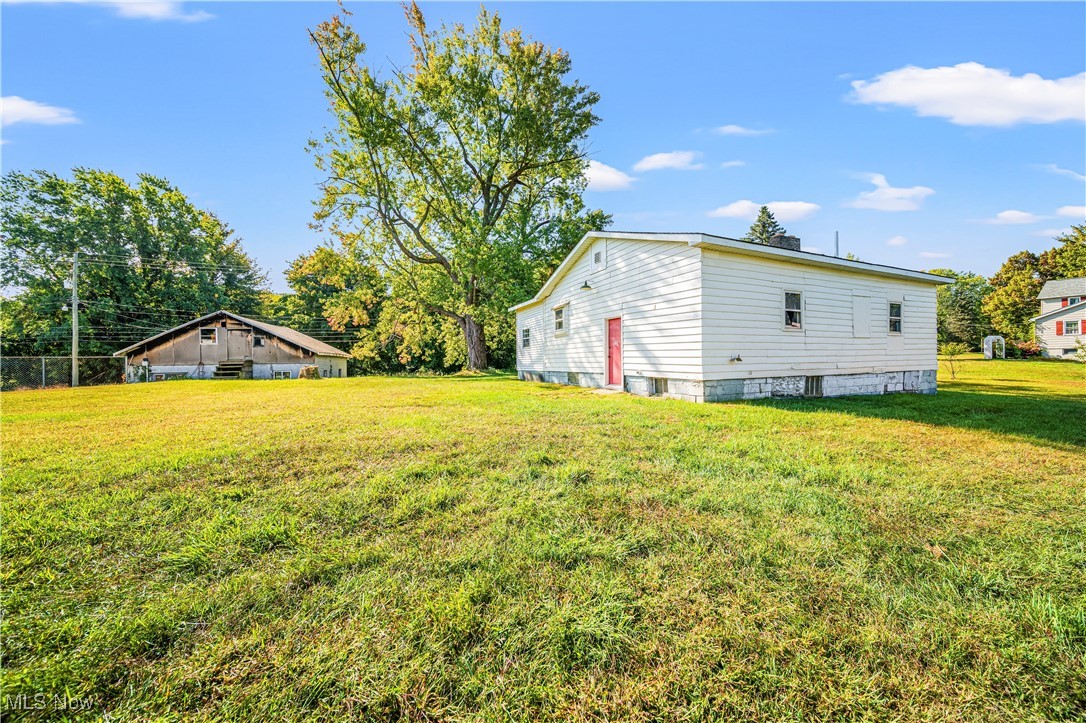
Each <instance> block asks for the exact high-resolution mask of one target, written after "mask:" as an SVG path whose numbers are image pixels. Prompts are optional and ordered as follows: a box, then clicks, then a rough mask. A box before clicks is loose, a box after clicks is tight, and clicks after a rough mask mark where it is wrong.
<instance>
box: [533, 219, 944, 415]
mask: <svg viewBox="0 0 1086 723" xmlns="http://www.w3.org/2000/svg"><path fill="white" fill-rule="evenodd" d="M772 244H773V245H763V244H755V243H750V242H746V241H736V240H734V239H728V238H723V237H720V236H710V235H707V234H700V233H618V232H593V233H589V234H587V235H586V236H585V237H584V238H583V239H581V241H580V242H579V243H578V244H577V246H576V247H574V249H573V251H572V252H570V254H569V256H568V257H567V258H566V259H565V260H564V261H563V262H562V264H561V266H559V267H558V269H557V270H556V271H555V272H554V274H553V275H551V277H550V278H549V279H548V280H547V282H546V283H545V284H543V288H541V289H540V290H539V293H538V294H536V295H535V297H534V298H532V299H531V300H529V301H526V302H524V303H523V304H519V305H517V306H515V307H513V310H514V311H516V316H517V371H518V374H519V376H520V378H521V379H527V380H534V381H547V382H557V383H561V384H576V385H580V386H586V387H612V388H615V389H625V390H627V391H629V392H632V393H634V394H641V395H662V396H669V397H676V398H681V399H688V400H692V401H699V402H700V401H723V400H730V399H754V398H758V397H768V396H841V395H847V394H883V393H885V392H919V393H924V394H932V393H934V392H935V386H936V383H935V373H936V369H937V361H936V356H935V355H936V333H935V289H936V286H937V285H938V284H944V283H950V282H951V281H952V279H947V278H944V277H941V276H935V275H932V274H927V273H923V272H920V271H909V270H906V269H898V268H894V267H890V266H881V265H879V264H870V263H865V262H862V261H850V260H847V259H842V258H837V257H834V256H823V255H821V254H814V253H808V252H804V251H800V250H799V239H797V238H795V237H792V236H778V237H775V238H774V239H773V242H772Z"/></svg>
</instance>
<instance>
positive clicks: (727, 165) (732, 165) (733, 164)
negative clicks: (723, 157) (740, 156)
mask: <svg viewBox="0 0 1086 723" xmlns="http://www.w3.org/2000/svg"><path fill="white" fill-rule="evenodd" d="M745 165H747V162H746V161H724V162H723V163H721V164H720V167H721V168H739V166H745Z"/></svg>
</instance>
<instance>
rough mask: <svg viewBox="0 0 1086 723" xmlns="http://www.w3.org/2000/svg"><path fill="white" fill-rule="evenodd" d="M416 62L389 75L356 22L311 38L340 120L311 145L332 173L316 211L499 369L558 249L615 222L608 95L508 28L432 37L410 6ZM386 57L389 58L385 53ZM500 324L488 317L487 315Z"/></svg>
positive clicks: (406, 299) (492, 21) (470, 360)
mask: <svg viewBox="0 0 1086 723" xmlns="http://www.w3.org/2000/svg"><path fill="white" fill-rule="evenodd" d="M406 17H407V22H408V25H409V27H410V49H411V54H412V62H411V63H410V65H409V66H407V67H404V68H399V67H394V66H393V67H391V69H390V70H389V71H388V73H387V74H385V75H384V76H379V75H378V72H377V71H376V70H375V69H373V68H371V67H370V66H369V65H367V64H366V61H365V52H366V46H365V44H364V43H363V42H362V40H361V39H360V38H359V36H358V35H357V34H356V33H355V31H354V30H353V29H352V28H351V27H350V25H348V24H347V23H346V22H345V20H344V18H343V17H342V16H339V15H337V16H335V17H333V18H332V19H331V20H329V21H328V22H325V23H322V24H320V25H319V26H318V27H317V28H316V30H315V31H313V32H312V33H311V36H312V39H313V42H314V44H315V45H316V47H317V50H318V53H319V58H320V63H321V68H322V71H323V76H324V80H325V83H326V85H327V96H328V98H329V100H330V103H331V109H332V113H333V115H334V116H335V119H336V127H335V128H334V129H333V130H331V131H330V132H328V133H327V134H326V135H325V137H324V138H323V140H321V141H319V142H316V141H315V142H314V143H313V144H312V146H313V148H314V150H315V152H316V157H317V162H318V166H319V167H320V168H321V169H322V170H323V171H325V172H326V173H327V180H326V181H325V182H324V183H323V188H322V190H323V195H322V198H321V199H320V201H319V204H318V211H317V220H318V223H321V224H324V225H325V226H326V227H327V228H328V229H329V230H331V231H332V232H333V233H334V234H335V235H337V236H339V237H340V238H341V239H343V240H344V241H345V242H347V243H351V244H357V245H358V248H359V249H362V250H363V251H364V252H365V253H366V255H367V256H368V257H369V259H370V260H372V261H373V262H374V263H375V264H377V265H379V266H380V267H381V269H382V271H383V273H385V274H386V275H387V276H388V278H389V279H390V282H391V283H392V285H393V288H394V289H395V294H396V299H397V302H398V303H399V304H400V305H401V306H405V307H414V308H418V309H421V310H424V311H426V312H428V313H430V314H437V315H440V316H441V317H444V318H445V319H446V320H447V321H448V322H449V323H452V324H454V325H455V326H456V327H457V328H458V329H459V331H460V334H461V336H462V339H463V344H464V352H465V360H466V365H467V367H468V368H469V369H482V368H484V367H486V366H487V365H488V346H487V338H486V337H487V334H488V332H490V333H495V332H496V331H497V332H502V333H508V334H509V335H511V334H512V332H509V331H508V330H507V327H508V328H511V322H510V317H509V315H508V312H507V311H506V307H508V306H509V305H510V304H512V303H515V302H516V301H520V300H523V299H524V298H527V296H530V294H531V292H532V291H534V289H530V290H529V289H525V288H524V286H523V284H522V283H521V281H520V280H522V279H525V278H529V277H532V276H533V274H534V269H535V268H536V267H538V265H539V263H540V262H539V258H540V256H541V255H542V256H544V257H548V256H550V255H552V254H551V251H552V250H551V245H552V244H556V243H557V244H559V245H560V246H561V247H562V248H563V249H566V250H568V243H567V241H568V234H567V233H564V232H561V231H558V232H556V231H555V229H556V228H558V229H561V228H576V229H577V230H578V231H583V230H586V228H587V227H589V226H591V225H593V224H599V223H602V222H605V221H606V219H605V218H601V217H600V215H599V214H595V215H593V214H586V213H585V209H584V205H583V202H582V200H581V193H582V191H583V190H584V187H585V183H586V181H585V169H586V168H587V159H586V147H585V145H586V140H587V134H588V131H589V129H590V128H592V126H594V125H595V124H596V123H597V121H598V119H597V118H596V116H595V115H594V114H593V112H592V108H593V106H594V105H595V103H596V101H597V99H598V96H597V95H596V94H595V93H593V92H591V91H590V90H588V88H586V87H585V86H584V85H582V84H581V83H579V82H577V81H574V80H570V79H568V77H567V76H568V75H569V72H570V69H571V64H570V59H569V56H568V55H567V54H566V53H565V52H563V51H561V50H554V49H550V48H547V47H545V46H544V45H543V44H542V43H539V42H533V41H531V40H529V39H526V38H525V37H524V36H523V35H522V33H521V31H520V30H516V29H514V30H505V31H503V30H502V27H501V22H500V20H499V18H498V16H497V15H496V14H491V13H489V12H487V11H486V10H485V9H484V10H482V11H481V12H480V13H479V16H478V21H477V23H476V25H475V27H474V28H471V29H467V28H465V27H463V26H461V25H456V26H453V27H446V26H442V28H441V29H440V30H438V31H436V32H435V31H431V30H430V29H429V28H427V26H426V22H425V20H424V18H423V16H422V13H421V12H420V11H419V9H418V7H417V6H416V5H414V4H412V5H410V6H408V7H407V8H406ZM381 64H382V65H386V63H385V61H384V60H383V59H382V61H381ZM488 322H489V323H488Z"/></svg>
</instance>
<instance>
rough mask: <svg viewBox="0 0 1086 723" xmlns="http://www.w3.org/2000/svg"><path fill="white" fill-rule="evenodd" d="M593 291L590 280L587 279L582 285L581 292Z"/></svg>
mask: <svg viewBox="0 0 1086 723" xmlns="http://www.w3.org/2000/svg"><path fill="white" fill-rule="evenodd" d="M591 290H592V287H591V286H589V285H588V279H585V281H584V283H583V284H581V291H591Z"/></svg>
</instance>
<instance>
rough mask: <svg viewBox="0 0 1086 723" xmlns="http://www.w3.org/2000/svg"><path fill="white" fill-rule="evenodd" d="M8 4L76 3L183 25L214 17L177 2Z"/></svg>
mask: <svg viewBox="0 0 1086 723" xmlns="http://www.w3.org/2000/svg"><path fill="white" fill-rule="evenodd" d="M4 1H5V2H8V3H23V2H38V3H49V4H53V3H78V4H81V5H101V6H102V7H108V8H113V10H114V11H116V13H117V14H118V15H120V16H121V17H122V18H137V19H141V20H177V21H180V22H183V23H198V22H200V21H201V20H210V19H211V18H213V17H215V16H214V15H212V14H211V13H209V12H205V11H203V10H195V11H193V12H185V8H184V4H183V3H181V2H178V1H177V0H4Z"/></svg>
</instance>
